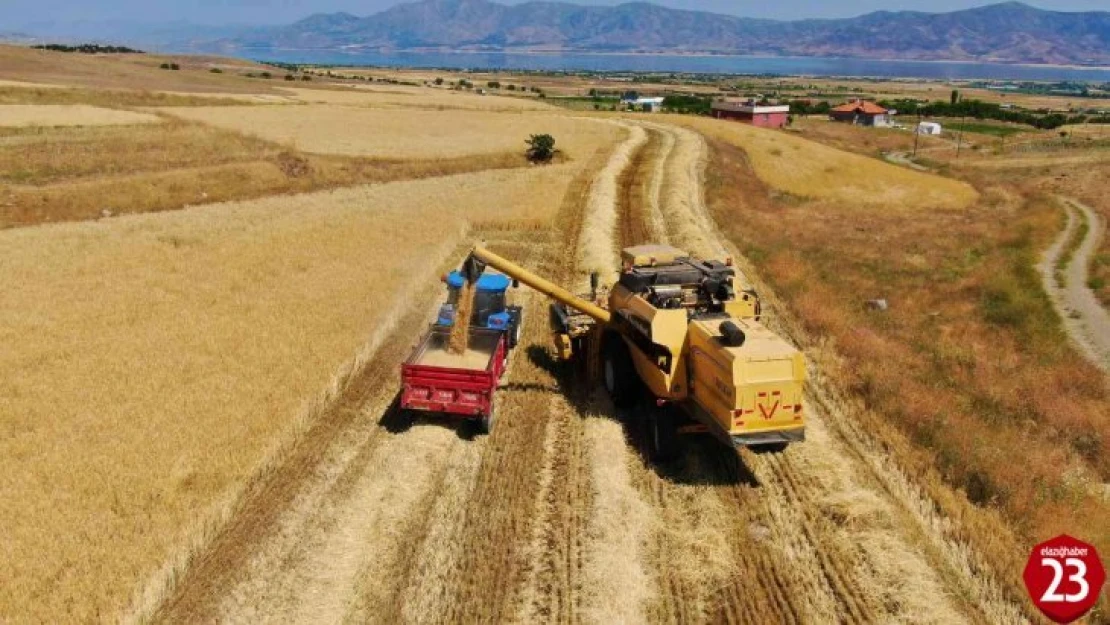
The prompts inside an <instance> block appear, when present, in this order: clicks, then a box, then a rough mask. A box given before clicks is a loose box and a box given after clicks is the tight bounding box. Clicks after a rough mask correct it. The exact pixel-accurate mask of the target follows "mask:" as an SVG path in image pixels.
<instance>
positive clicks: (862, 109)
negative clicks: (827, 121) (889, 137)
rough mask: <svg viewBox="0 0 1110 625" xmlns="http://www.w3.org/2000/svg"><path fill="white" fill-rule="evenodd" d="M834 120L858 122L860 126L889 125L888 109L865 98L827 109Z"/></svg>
mask: <svg viewBox="0 0 1110 625" xmlns="http://www.w3.org/2000/svg"><path fill="white" fill-rule="evenodd" d="M829 117H830V118H832V119H833V120H834V121H838V122H848V123H850V124H859V125H860V126H889V125H890V111H888V110H886V109H885V108H883V107H881V106H879V105H878V104H875V103H874V102H868V101H866V100H853V101H852V102H848V103H847V104H841V105H840V106H838V107H836V108H834V109H832V110H831V111H829Z"/></svg>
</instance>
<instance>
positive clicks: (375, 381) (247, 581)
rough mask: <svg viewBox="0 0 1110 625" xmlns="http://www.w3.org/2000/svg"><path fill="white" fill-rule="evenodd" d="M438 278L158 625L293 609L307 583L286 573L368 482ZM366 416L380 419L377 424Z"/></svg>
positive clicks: (387, 331) (415, 297)
mask: <svg viewBox="0 0 1110 625" xmlns="http://www.w3.org/2000/svg"><path fill="white" fill-rule="evenodd" d="M436 264H439V261H437V262H436ZM431 269H432V271H429V272H427V273H428V280H426V281H425V282H424V284H427V285H428V286H427V287H425V288H419V289H416V290H415V291H414V292H413V293H412V294H411V303H410V305H409V306H407V307H402V308H401V310H400V311H399V314H397V315H394V316H393V318H394V319H399V321H397V322H396V323H389V324H387V325H385V326H383V328H382V329H381V330H380V332H379V336H382V337H383V338H382V342H381V343H380V345H379V346H378V347H377V349H375V350H374V351H373V357H372V360H370V361H369V363H368V364H367V365H366V366H365V367H364V368H363V369H362V370H361V371H359V372H358V373H356V374H355V376H354V378H353V379H352V380H350V382H349V383H348V385H347V386H346V388H345V389H344V390H343V391H342V393H341V394H340V395H339V397H338V398H337V399H336V401H335V402H334V403H332V404H331V405H330V406H328V408H327V409H326V410H325V411H324V412H323V413H322V414H321V415H319V417H318V418H317V419H316V421H315V422H314V424H313V425H312V426H311V427H310V428H309V429H308V431H307V432H306V433H305V434H304V435H303V436H302V437H301V438H300V440H299V441H298V442H297V444H296V445H295V446H294V448H293V449H292V451H291V452H290V455H289V457H288V458H286V459H285V461H284V462H283V463H282V464H281V465H280V466H277V467H275V468H274V469H273V470H272V472H271V473H270V474H269V475H268V476H266V477H265V478H264V481H263V484H262V486H261V487H260V488H259V489H258V490H257V491H256V492H254V493H253V494H252V496H251V497H250V498H249V499H248V500H247V501H245V502H244V504H243V505H242V507H241V509H240V510H239V511H238V513H237V514H236V515H235V517H234V518H233V519H232V521H231V522H230V524H229V525H228V526H227V527H226V528H224V530H223V531H222V532H221V534H220V535H219V536H218V537H217V538H216V539H215V541H214V542H213V543H212V544H211V545H209V547H208V548H207V550H206V551H205V552H204V553H202V554H201V555H200V556H199V557H198V558H197V559H196V560H195V561H194V562H192V563H191V566H190V567H189V568H188V569H187V570H186V571H185V573H184V575H183V577H182V579H181V580H180V581H179V582H178V583H177V585H176V587H175V588H174V590H173V593H172V594H171V595H170V597H168V598H167V599H166V601H164V602H163V604H162V605H161V606H160V608H159V610H158V611H157V612H156V614H155V615H154V616H153V618H152V620H155V621H162V622H181V621H209V622H211V621H215V620H220V619H227V618H233V617H234V616H236V615H239V616H242V617H243V618H251V617H252V615H256V616H259V617H261V614H260V613H259V611H260V610H265V609H268V608H270V607H273V608H274V609H277V608H278V606H277V604H276V603H274V602H271V601H269V599H274V600H275V601H281V602H283V603H281V606H280V607H281V608H282V609H287V608H289V605H288V601H286V600H285V599H284V597H283V596H282V593H283V590H282V586H281V584H285V583H296V584H299V583H300V580H296V579H294V578H292V577H290V575H292V573H289V572H287V571H286V569H287V568H289V567H291V566H292V565H293V564H295V563H297V562H303V561H304V559H305V558H306V557H307V555H308V554H307V553H306V552H305V551H304V550H303V549H301V548H300V545H301V544H302V539H304V538H306V535H307V537H308V538H309V539H310V540H315V539H317V538H319V537H320V536H321V532H322V531H325V530H326V529H327V528H328V527H329V526H328V522H330V521H333V520H334V518H335V517H334V516H330V515H331V513H332V512H334V511H335V510H336V509H337V508H336V507H335V506H334V505H332V506H327V504H328V503H333V502H334V501H335V498H336V497H338V496H342V495H343V494H344V493H348V492H350V490H351V487H352V481H353V480H355V479H357V477H359V476H361V473H357V472H356V473H355V474H352V473H350V471H351V469H352V467H354V468H355V469H356V470H357V468H358V464H357V462H356V460H357V459H359V458H363V459H365V458H366V457H368V456H369V455H372V454H373V451H374V449H375V448H376V446H377V445H378V443H379V442H380V439H381V438H382V437H383V436H384V435H385V430H384V428H382V427H379V425H378V423H377V421H376V420H375V419H374V417H375V416H377V415H380V414H382V413H384V412H385V408H387V407H388V406H389V404H390V402H391V401H392V398H393V396H394V394H395V392H396V386H395V377H396V370H397V367H398V366H399V363H400V362H401V360H402V359H403V358H404V356H405V354H407V352H408V349H409V348H410V347H411V345H410V344H409V341H410V340H411V339H410V337H412V336H415V335H416V334H417V333H418V331H419V327H420V326H421V325H422V324H423V323H424V322H425V319H426V317H427V313H426V312H425V311H426V310H428V309H429V308H430V306H431V305H432V304H433V303H434V302H435V299H436V297H437V295H438V288H437V285H436V284H435V282H434V281H433V280H430V278H431V276H432V275H434V274H435V271H434V270H435V269H436V267H435V266H434V265H433V266H432V267H431ZM418 284H419V283H418ZM402 301H403V300H402ZM391 382H394V383H393V384H391ZM366 406H372V407H379V408H380V411H379V412H377V413H375V414H373V415H368V414H367V413H366V410H365V407H366ZM321 506H326V508H325V510H326V512H325V513H324V514H321V515H316V511H317V510H318V509H319V508H320V507H321ZM314 515H316V516H314ZM271 567H274V568H271ZM276 571H280V574H279V573H278V572H276ZM275 616H278V615H275Z"/></svg>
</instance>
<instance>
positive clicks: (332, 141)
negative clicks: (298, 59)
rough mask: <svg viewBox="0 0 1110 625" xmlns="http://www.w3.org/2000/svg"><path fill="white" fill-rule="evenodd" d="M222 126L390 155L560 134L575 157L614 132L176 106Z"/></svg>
mask: <svg viewBox="0 0 1110 625" xmlns="http://www.w3.org/2000/svg"><path fill="white" fill-rule="evenodd" d="M165 110H166V111H167V112H169V113H171V114H173V115H176V116H178V117H182V118H184V119H190V120H194V121H199V122H204V123H206V124H211V125H213V126H217V127H219V128H225V129H229V130H235V131H239V132H244V133H247V134H251V135H255V136H259V137H262V138H264V139H268V140H270V141H277V142H283V143H289V144H292V145H295V146H296V147H297V148H299V149H301V150H304V151H307V152H316V153H323V154H343V155H349V156H372V157H377V158H389V159H416V158H451V157H460V156H469V155H473V154H490V153H495V152H504V151H508V150H513V151H515V150H520V151H521V152H523V150H524V148H525V145H524V140H525V139H527V138H528V136H529V135H531V134H540V133H547V134H550V135H552V136H554V137H555V140H556V142H557V145H556V147H557V148H558V149H560V150H562V151H563V152H565V153H566V154H568V155H569V156H570V157H571V158H578V157H581V156H583V155H588V154H592V153H593V150H594V149H595V148H596V146H597V145H598V141H600V142H602V143H604V142H605V141H607V140H608V137H610V136H611V134H610V133H608V132H607V131H606V130H605V129H604V127H603V125H600V124H598V122H596V121H592V120H583V119H574V118H569V117H565V116H558V115H544V114H511V113H487V112H477V111H473V112H472V111H452V112H450V114H444V113H441V112H439V111H420V110H411V111H409V110H407V111H404V112H398V111H391V110H377V109H364V108H355V107H342V106H334V105H307V106H295V107H294V106H255V107H251V108H250V109H246V110H244V109H242V108H240V107H190V108H170V109H165Z"/></svg>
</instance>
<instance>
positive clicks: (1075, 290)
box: [1038, 197, 1110, 372]
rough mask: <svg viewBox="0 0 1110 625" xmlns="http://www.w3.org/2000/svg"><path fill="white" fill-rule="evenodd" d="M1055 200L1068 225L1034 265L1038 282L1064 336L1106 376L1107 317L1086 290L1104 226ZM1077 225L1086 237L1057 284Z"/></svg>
mask: <svg viewBox="0 0 1110 625" xmlns="http://www.w3.org/2000/svg"><path fill="white" fill-rule="evenodd" d="M1059 200H1060V203H1061V204H1062V205H1063V206H1064V209H1065V210H1066V211H1067V215H1068V223H1067V226H1066V227H1065V228H1064V231H1063V232H1061V233H1060V236H1059V237H1058V238H1057V239H1056V241H1055V242H1053V244H1052V247H1050V248H1049V249H1048V250H1047V251H1046V252H1045V254H1044V257H1043V259H1042V261H1041V264H1040V265H1038V269H1039V270H1040V272H1041V280H1042V282H1043V283H1044V289H1045V292H1046V293H1048V294H1049V296H1050V297H1052V303H1053V304H1054V305H1055V306H1056V312H1057V313H1059V314H1060V318H1061V319H1063V321H1064V328H1065V329H1066V330H1067V331H1068V336H1070V337H1071V339H1072V341H1073V342H1074V343H1075V344H1076V345H1077V346H1079V348H1080V352H1082V353H1083V354H1084V355H1086V356H1087V358H1088V359H1089V360H1090V361H1091V362H1093V363H1094V364H1095V365H1097V366H1098V367H1099V368H1101V369H1102V370H1103V371H1106V372H1110V313H1108V312H1107V310H1106V308H1105V307H1103V306H1102V304H1101V303H1100V302H1099V301H1098V298H1096V297H1095V294H1094V292H1093V291H1091V289H1090V288H1088V286H1087V273H1088V268H1089V267H1090V265H1091V257H1092V256H1093V255H1094V254H1095V253H1096V252H1097V251H1098V246H1099V243H1100V242H1101V241H1102V237H1103V236H1104V235H1105V231H1106V224H1105V223H1103V220H1102V218H1101V217H1100V216H1099V214H1098V213H1097V212H1095V211H1094V210H1092V209H1091V207H1089V206H1086V205H1085V204H1083V203H1082V202H1079V201H1078V200H1074V199H1071V198H1065V197H1060V198H1059ZM1080 224H1086V225H1087V228H1086V235H1085V236H1084V238H1083V240H1082V241H1081V242H1080V243H1079V246H1078V247H1076V248H1075V250H1074V254H1073V255H1072V257H1071V260H1070V261H1068V264H1067V266H1066V267H1063V268H1061V269H1062V270H1063V277H1064V279H1063V284H1059V283H1058V281H1057V279H1056V272H1057V269H1058V266H1059V264H1060V262H1061V259H1062V257H1063V256H1064V254H1065V252H1066V249H1067V247H1068V244H1069V242H1071V241H1072V239H1073V238H1074V237H1075V236H1076V233H1077V232H1078V231H1079V229H1080V227H1081V226H1080Z"/></svg>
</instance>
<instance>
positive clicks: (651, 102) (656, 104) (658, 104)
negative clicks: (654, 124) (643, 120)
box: [621, 97, 663, 113]
mask: <svg viewBox="0 0 1110 625" xmlns="http://www.w3.org/2000/svg"><path fill="white" fill-rule="evenodd" d="M621 104H625V105H628V106H634V107H637V108H640V109H642V110H643V111H644V112H645V113H656V112H658V111H659V109H661V108H663V98H642V97H641V98H636V99H634V100H633V99H631V98H626V99H623V100H621Z"/></svg>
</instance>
